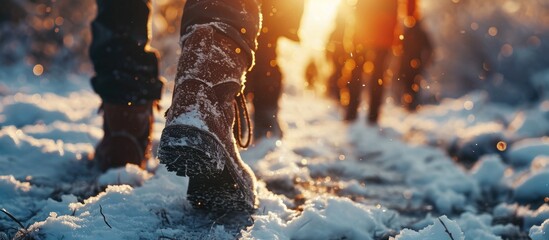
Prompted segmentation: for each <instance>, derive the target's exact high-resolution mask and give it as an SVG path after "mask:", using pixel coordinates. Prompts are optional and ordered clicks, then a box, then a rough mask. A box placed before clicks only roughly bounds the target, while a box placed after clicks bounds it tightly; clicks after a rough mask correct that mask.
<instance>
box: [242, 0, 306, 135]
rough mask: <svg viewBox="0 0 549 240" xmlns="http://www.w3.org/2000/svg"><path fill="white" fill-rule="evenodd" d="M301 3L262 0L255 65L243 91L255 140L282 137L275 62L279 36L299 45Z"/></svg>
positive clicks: (297, 0) (279, 80) (279, 84)
mask: <svg viewBox="0 0 549 240" xmlns="http://www.w3.org/2000/svg"><path fill="white" fill-rule="evenodd" d="M304 3H305V2H304V1H303V0H263V1H262V4H261V12H262V20H263V21H262V28H261V33H260V34H259V37H258V39H257V41H258V49H257V52H256V55H255V65H254V67H253V68H252V70H251V71H250V72H248V74H247V75H246V81H247V84H246V92H247V95H250V96H251V97H252V104H253V107H254V117H253V124H254V128H253V129H254V139H256V140H258V139H261V138H270V137H274V138H281V137H282V128H281V126H280V123H279V120H278V110H279V107H278V101H279V99H280V96H281V94H282V73H281V72H280V67H279V65H278V63H277V53H276V51H277V46H278V44H277V43H278V40H279V38H281V37H286V38H288V39H290V40H293V41H296V42H299V36H298V30H299V26H300V22H301V17H302V15H303V8H304Z"/></svg>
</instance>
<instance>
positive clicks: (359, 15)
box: [345, 0, 398, 123]
mask: <svg viewBox="0 0 549 240" xmlns="http://www.w3.org/2000/svg"><path fill="white" fill-rule="evenodd" d="M397 10H398V0H383V1H380V0H359V1H358V2H357V3H356V10H355V28H354V30H355V33H354V43H355V44H354V53H353V59H354V62H355V68H354V70H353V73H352V77H351V79H350V81H349V83H348V85H347V87H348V89H349V105H348V106H347V112H346V115H345V120H347V121H352V120H355V119H356V118H357V112H358V107H359V105H360V95H361V94H362V86H365V85H367V86H368V88H369V94H370V95H369V96H370V107H369V110H368V115H367V120H368V122H369V123H377V120H378V118H379V112H380V108H381V104H382V102H383V85H384V73H385V71H386V70H387V68H388V61H387V60H388V59H389V58H388V57H389V54H390V53H391V47H392V45H393V41H394V38H395V27H396V23H397ZM364 73H366V74H368V75H370V78H369V79H370V80H369V81H368V82H367V83H364V81H363V79H362V76H363V74H364Z"/></svg>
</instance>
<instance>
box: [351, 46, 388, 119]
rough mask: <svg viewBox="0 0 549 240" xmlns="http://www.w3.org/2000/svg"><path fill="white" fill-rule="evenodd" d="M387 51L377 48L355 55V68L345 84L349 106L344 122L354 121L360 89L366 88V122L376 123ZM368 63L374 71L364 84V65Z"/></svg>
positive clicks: (381, 98)
mask: <svg viewBox="0 0 549 240" xmlns="http://www.w3.org/2000/svg"><path fill="white" fill-rule="evenodd" d="M388 56H389V49H386V48H378V49H374V50H370V53H368V52H364V53H358V54H355V58H354V60H355V63H356V67H355V69H354V70H353V73H352V76H351V79H350V81H349V83H348V84H347V86H348V89H349V105H348V106H347V113H346V116H345V120H355V119H356V118H357V112H358V106H359V105H360V98H361V95H362V89H363V88H362V87H363V86H368V89H369V96H370V107H369V109H368V116H367V120H368V122H369V123H377V120H378V118H379V112H380V109H381V105H382V103H383V85H384V84H385V83H384V73H385V70H386V69H387V57H388ZM367 61H370V62H372V63H373V65H374V69H373V71H372V73H371V74H370V81H369V82H368V83H367V84H364V81H363V79H362V76H363V73H364V64H365V63H366V62H367Z"/></svg>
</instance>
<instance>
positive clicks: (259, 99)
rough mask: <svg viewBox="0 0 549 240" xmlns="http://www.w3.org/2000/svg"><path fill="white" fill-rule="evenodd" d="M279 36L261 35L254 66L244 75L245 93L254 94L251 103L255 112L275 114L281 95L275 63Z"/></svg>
mask: <svg viewBox="0 0 549 240" xmlns="http://www.w3.org/2000/svg"><path fill="white" fill-rule="evenodd" d="M278 38H279V35H275V36H273V35H271V34H261V35H260V36H259V38H258V43H259V47H258V49H257V52H256V55H255V57H256V58H255V65H254V67H253V69H252V70H251V71H250V72H248V74H246V81H247V86H246V91H247V92H251V93H253V94H254V96H253V100H252V103H253V105H254V108H255V109H257V110H256V111H260V110H265V111H269V112H272V111H274V112H276V111H277V110H278V100H279V99H280V95H281V94H282V73H281V72H280V67H279V66H278V64H277V62H276V58H277V55H276V48H277V40H278Z"/></svg>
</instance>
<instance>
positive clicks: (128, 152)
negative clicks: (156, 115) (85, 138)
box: [94, 102, 153, 171]
mask: <svg viewBox="0 0 549 240" xmlns="http://www.w3.org/2000/svg"><path fill="white" fill-rule="evenodd" d="M102 111H103V120H104V121H103V130H104V133H105V135H104V137H103V139H102V140H101V142H99V144H98V145H97V147H96V149H95V157H94V159H95V161H96V163H97V165H98V167H99V168H100V169H101V170H102V171H106V170H107V169H109V168H115V167H122V166H125V165H126V164H127V163H132V164H136V165H138V166H140V167H141V168H143V169H145V167H146V163H147V160H148V159H149V158H150V156H151V130H152V127H153V103H152V102H149V103H146V104H143V105H118V104H109V103H103V106H102Z"/></svg>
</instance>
